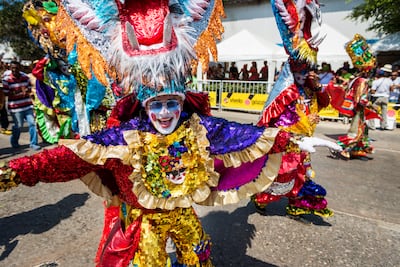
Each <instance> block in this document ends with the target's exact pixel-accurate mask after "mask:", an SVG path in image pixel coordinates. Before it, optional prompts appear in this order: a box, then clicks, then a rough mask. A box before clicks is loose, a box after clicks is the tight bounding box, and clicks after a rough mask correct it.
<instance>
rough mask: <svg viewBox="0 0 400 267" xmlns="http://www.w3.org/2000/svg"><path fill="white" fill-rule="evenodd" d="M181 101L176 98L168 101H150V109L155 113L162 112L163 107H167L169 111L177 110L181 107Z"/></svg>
mask: <svg viewBox="0 0 400 267" xmlns="http://www.w3.org/2000/svg"><path fill="white" fill-rule="evenodd" d="M179 106H180V102H179V101H178V100H175V99H170V100H167V101H157V100H156V101H152V102H151V103H149V109H150V110H151V111H153V112H155V113H160V112H161V110H162V109H163V107H165V108H166V109H167V110H168V111H170V112H171V111H176V110H178V109H179Z"/></svg>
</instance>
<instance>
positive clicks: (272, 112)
mask: <svg viewBox="0 0 400 267" xmlns="http://www.w3.org/2000/svg"><path fill="white" fill-rule="evenodd" d="M299 96H300V94H299V91H298V90H297V87H296V85H295V84H292V85H290V86H289V87H287V88H285V89H284V90H283V91H282V92H281V93H280V94H279V95H278V96H277V97H276V98H275V99H274V101H272V103H271V104H269V106H267V107H266V108H265V109H264V110H263V112H262V114H261V119H260V120H259V121H258V123H257V125H258V126H270V125H269V124H270V122H271V120H272V119H275V118H277V117H279V116H280V115H281V114H282V113H283V112H284V111H285V108H286V106H288V105H289V104H290V103H292V102H293V101H295V100H297V99H298V98H299Z"/></svg>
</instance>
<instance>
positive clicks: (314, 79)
mask: <svg viewBox="0 0 400 267" xmlns="http://www.w3.org/2000/svg"><path fill="white" fill-rule="evenodd" d="M305 86H306V87H308V88H310V89H311V90H313V91H321V89H322V85H321V83H320V82H319V76H318V73H316V72H314V71H310V72H309V73H308V75H307V78H306V83H305Z"/></svg>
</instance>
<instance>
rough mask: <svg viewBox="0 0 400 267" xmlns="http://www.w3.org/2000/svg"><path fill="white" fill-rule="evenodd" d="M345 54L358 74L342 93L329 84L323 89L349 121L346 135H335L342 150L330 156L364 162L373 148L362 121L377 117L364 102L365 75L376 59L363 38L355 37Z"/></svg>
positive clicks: (366, 76) (373, 65)
mask: <svg viewBox="0 0 400 267" xmlns="http://www.w3.org/2000/svg"><path fill="white" fill-rule="evenodd" d="M346 51H347V53H348V54H349V56H350V58H351V60H352V63H353V65H354V66H355V67H356V68H357V69H358V70H359V72H360V73H359V75H358V77H356V78H354V79H353V80H352V81H351V82H350V83H349V85H348V87H347V89H346V90H345V91H344V90H343V89H342V88H340V87H336V86H335V85H334V84H333V83H330V84H329V85H328V88H327V90H328V91H329V93H330V95H331V96H332V98H334V101H332V103H334V104H333V105H332V106H333V107H334V108H336V109H337V110H338V111H339V112H340V113H341V114H343V115H344V116H347V117H349V118H352V121H351V125H350V129H349V131H348V133H347V135H345V136H339V141H338V144H339V145H341V146H342V147H343V151H341V152H340V153H337V152H333V155H334V156H336V157H339V158H343V159H351V158H357V159H362V160H368V157H367V156H368V154H370V153H373V147H372V146H371V144H370V140H369V137H368V127H367V125H366V120H369V119H375V118H378V119H379V118H380V117H379V115H378V114H377V113H376V111H374V110H373V109H372V108H371V107H370V103H369V100H368V87H369V85H368V76H369V73H370V71H371V70H372V69H373V68H374V67H375V64H376V59H375V57H374V56H373V55H372V53H371V51H370V48H369V45H368V43H367V42H366V40H365V38H364V37H362V36H361V35H359V34H356V35H355V36H354V38H353V39H352V40H351V41H350V42H348V43H347V44H346Z"/></svg>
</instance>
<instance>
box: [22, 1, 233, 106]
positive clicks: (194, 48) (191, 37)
mask: <svg viewBox="0 0 400 267" xmlns="http://www.w3.org/2000/svg"><path fill="white" fill-rule="evenodd" d="M42 10H43V11H47V13H49V12H51V14H55V13H56V15H55V17H54V22H53V18H52V24H51V27H48V29H46V30H47V31H46V32H47V33H48V34H49V35H50V36H51V39H48V38H47V39H46V37H47V36H39V35H40V31H39V30H40V29H41V28H43V25H45V21H44V20H43V19H42V18H41V16H40V12H42ZM24 13H25V16H24V17H25V18H26V20H27V21H28V24H29V28H30V29H31V31H32V30H37V31H35V34H34V38H35V39H36V40H39V41H40V43H42V42H41V41H42V40H45V41H46V47H44V45H42V47H43V48H44V50H45V51H46V52H49V53H52V52H53V49H49V48H50V47H51V44H57V46H59V47H61V48H64V49H65V50H66V51H67V54H69V53H72V52H73V53H75V54H76V58H77V61H78V62H79V64H80V67H81V69H82V71H83V73H84V74H85V76H87V77H88V78H89V79H91V78H92V76H94V77H96V79H97V80H98V81H100V82H101V84H103V85H105V86H108V85H109V84H110V83H111V82H113V81H117V82H118V84H120V85H121V86H122V87H124V89H125V90H126V91H127V92H135V93H136V95H138V96H140V97H141V99H140V100H141V101H143V100H145V98H147V97H151V96H154V95H157V93H158V92H161V91H163V92H178V93H183V92H184V90H185V88H184V82H185V77H186V76H187V75H188V74H189V73H190V71H191V70H193V71H195V70H196V68H197V64H198V62H200V63H201V64H202V67H203V70H204V71H205V70H206V69H207V68H208V62H209V58H210V53H211V54H212V56H213V57H214V58H216V57H217V54H216V53H217V50H216V39H220V37H221V34H222V32H223V27H222V22H221V17H223V16H225V14H224V10H223V5H222V0H179V1H177V0H161V1H159V0H158V1H155V0H146V1H109V0H63V1H60V0H48V1H45V0H39V1H31V2H30V3H28V4H27V5H26V8H25V12H24ZM160 88H163V90H160ZM142 89H144V91H143V92H142V91H141V90H142Z"/></svg>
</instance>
